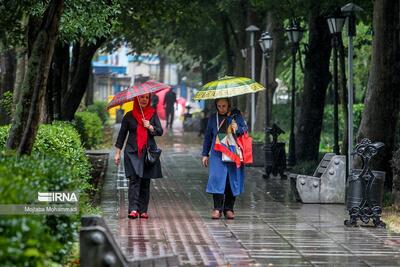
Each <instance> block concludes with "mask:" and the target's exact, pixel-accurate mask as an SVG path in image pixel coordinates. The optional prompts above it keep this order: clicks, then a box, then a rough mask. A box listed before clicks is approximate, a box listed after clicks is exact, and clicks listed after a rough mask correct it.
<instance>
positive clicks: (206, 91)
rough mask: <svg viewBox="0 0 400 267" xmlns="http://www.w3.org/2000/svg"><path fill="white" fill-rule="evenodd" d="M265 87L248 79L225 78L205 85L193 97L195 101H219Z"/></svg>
mask: <svg viewBox="0 0 400 267" xmlns="http://www.w3.org/2000/svg"><path fill="white" fill-rule="evenodd" d="M262 90H265V88H264V86H262V85H261V84H259V83H258V82H255V81H254V80H252V79H249V78H246V77H233V76H225V77H222V78H220V79H218V80H216V81H212V82H209V83H207V84H205V85H204V86H203V87H202V88H201V89H200V91H198V92H197V93H196V95H195V96H194V97H193V99H194V100H202V99H217V98H225V97H232V96H238V95H244V94H249V93H255V92H258V91H262Z"/></svg>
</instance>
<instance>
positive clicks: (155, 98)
mask: <svg viewBox="0 0 400 267" xmlns="http://www.w3.org/2000/svg"><path fill="white" fill-rule="evenodd" d="M158 102H159V98H158V95H156V94H153V96H152V97H151V106H152V107H153V108H154V109H155V110H157V105H158Z"/></svg>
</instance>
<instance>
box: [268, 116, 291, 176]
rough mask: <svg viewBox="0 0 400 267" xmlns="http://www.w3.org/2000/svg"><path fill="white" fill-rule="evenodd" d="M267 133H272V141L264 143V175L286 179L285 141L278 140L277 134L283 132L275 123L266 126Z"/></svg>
mask: <svg viewBox="0 0 400 267" xmlns="http://www.w3.org/2000/svg"><path fill="white" fill-rule="evenodd" d="M267 133H268V134H270V135H272V143H267V144H265V145H264V149H265V151H266V152H265V153H266V154H265V155H266V157H267V158H266V165H267V166H266V169H265V171H266V175H265V176H266V177H267V178H268V177H269V175H270V174H271V173H272V175H274V176H276V175H278V173H279V175H280V176H281V179H286V175H285V174H284V172H285V169H286V151H285V143H283V142H278V136H279V135H280V134H282V133H285V132H284V131H283V130H282V129H281V128H279V126H278V125H276V124H275V123H274V124H273V125H272V127H269V128H267Z"/></svg>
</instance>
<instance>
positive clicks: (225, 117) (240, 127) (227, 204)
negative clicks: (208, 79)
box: [202, 98, 247, 219]
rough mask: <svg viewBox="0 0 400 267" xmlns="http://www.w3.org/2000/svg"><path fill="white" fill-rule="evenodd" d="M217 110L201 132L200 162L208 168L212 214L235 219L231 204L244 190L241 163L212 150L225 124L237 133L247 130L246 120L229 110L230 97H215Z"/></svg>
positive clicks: (224, 129)
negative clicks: (201, 150)
mask: <svg viewBox="0 0 400 267" xmlns="http://www.w3.org/2000/svg"><path fill="white" fill-rule="evenodd" d="M215 106H216V108H217V113H214V114H212V115H211V116H210V118H209V119H208V124H207V129H206V133H205V135H204V143H203V152H202V156H203V158H202V164H203V166H204V167H209V177H208V183H207V189H206V191H207V193H211V194H213V200H214V210H213V211H212V214H211V217H212V218H213V219H219V218H221V216H222V213H224V215H225V217H226V218H227V219H234V217H235V215H234V210H233V207H234V204H235V200H236V196H238V195H239V194H240V193H242V192H243V189H244V166H243V164H240V165H239V167H238V166H237V164H236V163H235V162H227V161H222V153H221V152H220V151H217V150H215V148H214V147H215V143H216V139H217V133H218V132H219V133H221V132H224V131H225V132H226V131H227V127H231V130H232V131H233V133H234V134H235V135H236V136H239V135H242V134H244V133H245V132H247V126H246V122H245V121H244V119H243V117H242V116H241V113H240V111H239V110H237V109H233V110H231V105H230V100H229V99H228V98H220V99H216V100H215Z"/></svg>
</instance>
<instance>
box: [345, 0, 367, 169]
mask: <svg viewBox="0 0 400 267" xmlns="http://www.w3.org/2000/svg"><path fill="white" fill-rule="evenodd" d="M341 11H342V13H343V14H345V15H346V16H347V36H348V37H349V46H348V56H347V60H348V77H349V79H348V93H347V102H348V103H347V109H348V126H347V130H348V133H347V134H348V138H347V139H348V144H349V145H348V148H347V157H346V159H347V160H346V161H347V162H346V166H347V176H346V177H348V175H349V174H351V169H352V166H353V164H352V157H351V154H352V153H353V102H354V100H353V94H354V88H353V80H354V78H353V37H354V36H356V16H355V13H356V12H361V11H363V9H362V8H361V7H359V6H357V5H355V4H353V3H349V4H347V5H345V6H343V7H342V8H341Z"/></svg>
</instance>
